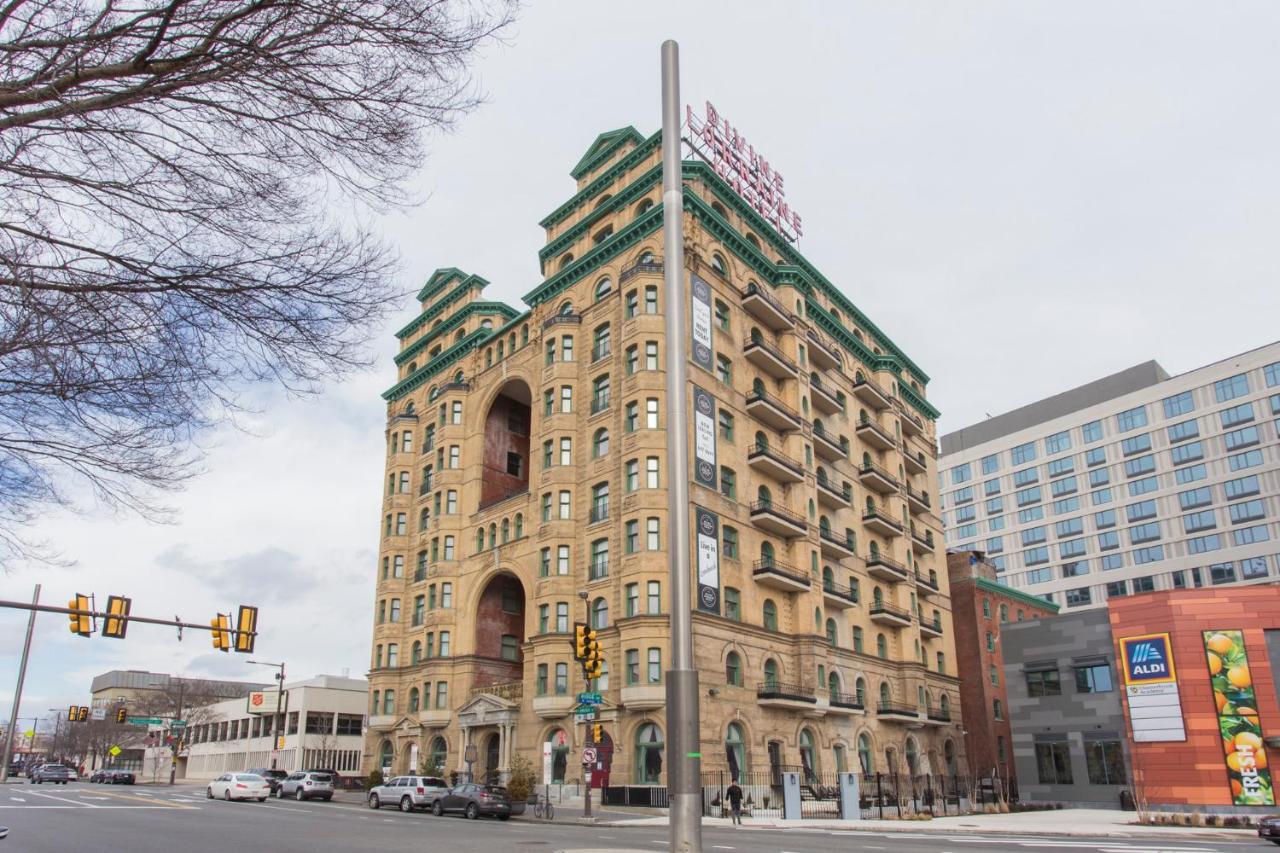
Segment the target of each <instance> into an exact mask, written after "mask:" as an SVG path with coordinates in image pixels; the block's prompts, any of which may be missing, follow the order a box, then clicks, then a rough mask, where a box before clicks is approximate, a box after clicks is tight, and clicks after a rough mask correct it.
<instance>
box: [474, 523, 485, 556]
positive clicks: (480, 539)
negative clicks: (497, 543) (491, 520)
mask: <svg viewBox="0 0 1280 853" xmlns="http://www.w3.org/2000/svg"><path fill="white" fill-rule="evenodd" d="M476 550H477V551H483V550H484V528H483V527H481V528H480V529H479V530H477V531H476Z"/></svg>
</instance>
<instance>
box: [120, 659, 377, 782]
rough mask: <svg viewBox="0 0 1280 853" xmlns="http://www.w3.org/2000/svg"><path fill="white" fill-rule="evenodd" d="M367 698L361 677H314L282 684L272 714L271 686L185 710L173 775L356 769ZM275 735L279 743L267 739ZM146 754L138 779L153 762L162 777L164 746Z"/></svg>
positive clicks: (205, 776)
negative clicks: (182, 738) (267, 769)
mask: <svg viewBox="0 0 1280 853" xmlns="http://www.w3.org/2000/svg"><path fill="white" fill-rule="evenodd" d="M368 698H369V683H368V682H367V681H365V680H364V679H362V678H345V677H342V676H335V675H319V676H316V677H315V678H310V679H307V680H305V681H295V682H291V683H289V684H286V685H285V689H284V692H283V694H282V695H281V696H280V697H279V707H280V713H279V716H277V715H276V707H277V701H276V700H277V694H276V690H275V689H274V688H269V689H267V690H264V691H255V692H249V693H246V695H245V696H243V697H241V698H238V699H229V700H226V701H223V702H218V703H216V704H213V705H206V706H204V707H201V708H196V709H194V710H192V711H191V712H190V714H189V715H188V719H187V724H188V725H187V733H186V736H185V737H186V743H185V745H184V746H185V748H184V749H183V750H182V753H181V754H180V755H179V756H178V773H177V775H178V778H180V779H182V778H185V779H190V780H196V781H201V780H205V779H213V778H215V777H217V776H219V775H221V774H222V773H225V772H227V771H232V770H247V769H251V768H257V767H276V768H278V769H280V770H288V771H293V770H304V769H313V768H315V769H327V770H336V771H338V773H340V774H341V775H344V776H348V775H349V776H354V775H357V774H358V773H359V772H360V754H361V750H362V749H363V747H364V723H365V705H366V703H367V702H368ZM277 736H282V737H283V742H282V743H279V744H277V743H273V741H274V740H275V738H276V737H277ZM147 752H148V755H147V757H146V759H145V760H144V763H143V769H142V774H143V775H144V777H145V776H146V775H147V774H149V773H150V772H151V767H152V765H153V764H157V765H163V768H164V774H165V775H167V772H168V756H169V752H168V749H167V748H165V747H164V746H162V745H159V744H157V745H156V746H154V747H150V748H148V750H147ZM151 753H155V755H152V754H151Z"/></svg>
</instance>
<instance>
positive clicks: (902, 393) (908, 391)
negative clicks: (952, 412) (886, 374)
mask: <svg viewBox="0 0 1280 853" xmlns="http://www.w3.org/2000/svg"><path fill="white" fill-rule="evenodd" d="M898 396H899V397H901V398H902V399H904V400H906V401H907V402H908V403H910V404H911V405H913V406H915V407H916V409H918V410H919V411H921V412H924V413H925V414H926V415H928V416H929V417H931V418H933V419H934V420H935V421H936V420H937V419H938V415H940V414H942V413H941V412H939V411H938V409H937V407H936V406H933V405H931V404H930V403H929V401H928V400H926V399H925V398H924V397H921V396H920V395H919V394H918V393H917V392H916V389H914V388H912V387H911V386H910V385H903V384H902V383H901V382H899V383H898Z"/></svg>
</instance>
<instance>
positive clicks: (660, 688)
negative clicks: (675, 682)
mask: <svg viewBox="0 0 1280 853" xmlns="http://www.w3.org/2000/svg"><path fill="white" fill-rule="evenodd" d="M620 701H621V702H622V706H623V707H624V708H626V709H627V710H628V711H652V710H654V709H656V708H662V707H665V706H666V704H667V687H666V685H665V684H631V685H628V686H626V687H623V688H622V696H621V698H620Z"/></svg>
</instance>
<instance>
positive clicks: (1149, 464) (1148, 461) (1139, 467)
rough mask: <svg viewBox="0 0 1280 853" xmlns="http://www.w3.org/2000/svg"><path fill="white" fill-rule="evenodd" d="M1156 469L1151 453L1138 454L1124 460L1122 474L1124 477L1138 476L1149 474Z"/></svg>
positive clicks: (1154, 459)
mask: <svg viewBox="0 0 1280 853" xmlns="http://www.w3.org/2000/svg"><path fill="white" fill-rule="evenodd" d="M1154 470H1156V458H1155V456H1153V455H1151V454H1147V455H1146V456H1139V457H1137V458H1136V459H1128V460H1125V463H1124V474H1125V476H1126V477H1140V476H1142V475H1143V474H1150V473H1151V472H1152V471H1154Z"/></svg>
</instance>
